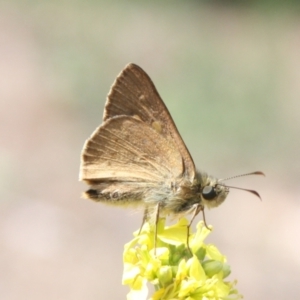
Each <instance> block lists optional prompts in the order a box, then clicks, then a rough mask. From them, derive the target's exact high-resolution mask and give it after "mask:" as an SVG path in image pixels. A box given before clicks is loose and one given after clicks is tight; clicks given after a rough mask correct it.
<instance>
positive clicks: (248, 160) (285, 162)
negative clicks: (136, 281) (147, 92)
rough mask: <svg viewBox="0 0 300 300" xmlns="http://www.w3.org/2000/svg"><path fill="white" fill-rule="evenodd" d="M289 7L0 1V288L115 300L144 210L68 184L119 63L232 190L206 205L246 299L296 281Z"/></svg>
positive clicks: (299, 62) (269, 295) (298, 42)
mask: <svg viewBox="0 0 300 300" xmlns="http://www.w3.org/2000/svg"><path fill="white" fill-rule="evenodd" d="M299 53H300V21H299V15H298V14H297V10H295V9H294V8H293V7H284V8H270V7H268V6H265V7H253V6H252V7H251V6H250V7H246V6H234V5H228V6H227V5H223V6H221V5H218V4H212V5H208V3H203V2H201V3H200V2H197V1H183V2H177V1H172V2H171V1H170V2H169V1H165V2H159V1H153V2H151V3H150V2H137V1H122V2H121V1H119V2H115V1H73V2H72V1H51V2H50V1H49V2H42V1H10V2H2V3H1V4H0V139H1V141H0V163H1V167H0V176H1V181H0V193H1V198H0V201H1V202H0V205H1V210H0V298H1V299H10V300H14V299H16V300H19V299H23V300H26V299H28V300H29V299H30V300H35V299H44V300H48V299H49V300H50V299H72V300H77V299H125V295H126V293H127V291H128V289H127V287H123V286H121V277H122V251H123V245H124V243H126V242H128V241H129V240H130V239H131V237H132V232H133V231H134V230H136V229H137V228H138V227H139V225H140V222H141V217H142V216H141V213H139V212H132V211H130V210H123V209H121V208H115V207H108V206H104V205H101V204H97V203H93V202H92V201H88V200H83V199H81V198H80V194H81V192H82V191H84V190H85V189H86V186H85V185H84V184H83V183H80V182H78V169H79V160H80V151H81V148H82V146H83V143H84V141H85V139H86V138H88V136H89V135H90V134H91V133H92V132H93V131H94V129H95V128H96V127H97V126H98V125H99V124H100V123H101V120H102V113H103V106H104V102H105V99H106V95H107V93H108V91H109V88H110V86H111V84H112V83H113V81H114V79H115V77H116V76H117V74H118V73H119V72H120V71H121V70H122V68H123V67H124V66H125V65H126V64H127V63H128V62H134V63H136V64H138V65H140V66H141V67H142V68H144V69H145V70H146V71H147V73H148V74H149V75H150V77H151V78H152V80H153V81H154V83H155V85H156V87H157V89H158V91H159V92H160V94H161V96H162V98H163V99H164V101H165V103H166V105H167V106H168V108H169V110H170V112H171V114H172V116H173V118H174V120H175V122H176V124H177V126H178V129H179V131H180V132H181V134H182V137H183V139H184V140H185V142H186V144H187V146H188V148H189V149H190V152H191V154H192V155H193V158H194V160H195V163H196V165H197V166H198V168H199V169H201V170H205V171H207V172H209V173H211V174H212V175H215V176H217V177H221V178H223V177H228V176H232V175H237V174H241V173H245V172H250V171H256V170H262V171H264V172H265V173H266V175H267V177H266V178H263V177H246V178H239V179H235V180H232V181H230V182H228V184H231V185H236V186H239V187H246V188H252V189H255V190H257V191H259V192H260V194H261V196H262V198H263V201H262V202H260V201H259V200H258V199H256V198H255V197H253V195H251V194H248V193H244V192H240V191H236V190H235V191H233V190H232V192H231V193H230V195H229V197H228V198H227V200H226V202H225V203H224V204H223V205H222V206H220V207H219V208H217V209H214V210H210V211H207V212H206V218H207V220H208V223H209V224H212V225H213V226H214V231H213V233H212V234H211V235H210V237H209V239H208V242H211V243H214V244H215V245H217V247H218V248H219V249H220V250H221V251H222V253H223V254H225V255H226V256H227V259H228V262H229V264H230V265H231V268H232V275H231V277H230V278H231V279H232V280H233V279H238V285H237V287H238V290H239V292H240V293H242V294H243V295H244V297H245V299H295V298H296V297H297V295H299V293H300V285H299V279H300V255H299V244H300V242H299V229H300V224H299V213H300V202H299V192H300V189H299V175H300V168H299V167H300V161H299V150H300V149H299V148H300V147H299V122H300V121H299V119H300V110H299V93H300V85H299V80H300V59H299Z"/></svg>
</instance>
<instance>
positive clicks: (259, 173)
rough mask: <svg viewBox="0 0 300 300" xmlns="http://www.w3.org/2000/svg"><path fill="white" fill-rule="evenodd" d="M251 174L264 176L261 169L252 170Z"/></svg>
mask: <svg viewBox="0 0 300 300" xmlns="http://www.w3.org/2000/svg"><path fill="white" fill-rule="evenodd" d="M252 174H253V175H262V176H264V177H266V174H265V173H264V172H261V171H256V172H253V173H252Z"/></svg>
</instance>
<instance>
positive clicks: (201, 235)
mask: <svg viewBox="0 0 300 300" xmlns="http://www.w3.org/2000/svg"><path fill="white" fill-rule="evenodd" d="M187 225H188V221H187V220H186V219H184V218H183V219H180V220H179V221H178V223H176V224H175V225H172V226H165V219H163V218H161V219H159V221H158V224H157V237H156V249H154V245H155V234H154V232H155V227H154V225H152V224H149V223H145V224H144V226H143V228H142V230H141V232H140V234H138V232H136V233H135V234H134V235H135V238H134V239H133V240H132V241H130V242H129V243H127V244H126V245H125V247H124V254H123V261H124V272H123V284H124V285H128V286H129V287H130V289H131V290H130V292H129V294H128V295H127V299H130V300H135V299H139V300H140V299H147V297H148V289H147V283H151V284H152V285H153V286H154V288H155V292H154V293H153V295H152V296H150V297H149V298H148V299H151V300H168V299H170V300H175V299H180V300H183V299H186V300H198V299H199V300H202V299H207V300H216V299H222V300H229V299H231V300H233V299H241V295H239V294H238V291H237V290H236V289H235V285H236V282H229V281H224V279H225V278H226V277H227V276H228V275H229V274H230V268H229V265H227V264H226V258H225V256H224V255H222V254H221V253H220V251H219V250H218V249H217V247H216V246H214V245H206V244H205V243H204V240H205V238H206V237H207V236H208V234H209V233H210V232H211V231H210V230H209V229H207V228H206V227H205V226H204V224H203V222H199V224H198V225H197V231H196V232H195V233H194V234H191V233H190V234H189V247H190V249H191V251H192V253H191V252H190V250H189V249H188V248H187Z"/></svg>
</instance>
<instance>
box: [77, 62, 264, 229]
mask: <svg viewBox="0 0 300 300" xmlns="http://www.w3.org/2000/svg"><path fill="white" fill-rule="evenodd" d="M252 174H256V175H257V174H258V175H263V173H262V172H260V171H258V172H252V173H248V174H243V175H240V176H244V175H252ZM79 177H80V180H82V181H85V182H86V183H87V184H88V185H89V186H90V188H89V189H88V190H87V191H86V192H85V193H84V197H85V198H89V199H92V200H95V201H99V202H104V203H107V204H112V205H120V206H129V207H136V206H140V207H143V208H144V211H145V213H144V218H143V222H144V221H145V220H147V219H151V218H153V217H154V218H155V219H156V222H157V220H158V217H159V216H160V214H164V215H184V214H189V213H193V217H192V220H193V219H194V218H195V216H196V215H197V214H198V213H199V212H200V211H202V212H204V208H205V207H208V208H211V207H217V206H219V205H220V204H221V203H222V202H223V201H224V200H225V199H226V197H227V195H228V193H229V188H230V187H228V186H226V185H224V184H223V182H222V180H218V179H217V178H215V177H213V176H210V175H208V174H207V173H205V172H200V171H197V170H196V168H195V164H194V161H193V159H192V157H191V155H190V153H189V151H188V149H187V147H186V145H185V143H184V142H183V140H182V138H181V136H180V134H179V132H178V130H177V128H176V125H175V123H174V121H173V119H172V117H171V115H170V113H169V111H168V109H167V107H166V105H165V104H164V102H163V101H162V99H161V97H160V96H159V94H158V92H157V90H156V88H155V86H154V84H153V82H152V81H151V79H150V77H149V76H148V75H147V74H146V72H145V71H143V70H142V69H141V68H140V67H139V66H137V65H135V64H132V63H131V64H128V65H127V66H126V67H125V68H124V70H123V71H122V72H121V73H120V74H119V75H118V77H117V78H116V80H115V82H114V83H113V85H112V87H111V90H110V92H109V94H108V97H107V101H106V104H105V109H104V115H103V123H102V124H101V125H100V127H98V128H97V129H96V130H95V131H94V133H93V134H92V135H91V137H90V138H89V139H88V140H87V141H86V142H85V144H84V147H83V150H82V155H81V165H80V175H79ZM234 188H236V187H234ZM244 190H246V189H244ZM246 191H249V192H251V193H253V194H255V195H257V196H258V197H260V196H259V194H258V193H257V192H256V191H253V190H246ZM203 218H204V214H203ZM192 220H191V222H192ZM204 221H205V219H204ZM190 224H191V223H190ZM205 224H206V223H205Z"/></svg>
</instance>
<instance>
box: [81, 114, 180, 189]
mask: <svg viewBox="0 0 300 300" xmlns="http://www.w3.org/2000/svg"><path fill="white" fill-rule="evenodd" d="M182 170H183V161H182V157H181V153H180V152H179V150H178V149H177V147H176V145H175V144H174V142H173V141H172V140H168V139H165V138H164V136H163V135H161V134H160V133H159V132H158V131H157V130H155V129H153V128H152V127H150V126H149V125H148V124H146V123H144V122H143V121H141V120H140V119H139V118H137V117H129V116H119V117H113V118H110V119H109V120H107V121H105V122H104V123H103V124H102V125H101V126H100V127H99V128H98V129H97V130H96V131H95V132H94V133H93V135H92V136H91V138H90V139H88V140H87V141H86V143H85V145H84V148H83V152H82V159H81V168H80V179H81V180H85V181H87V182H88V183H90V184H94V183H95V182H97V183H99V182H103V181H106V182H108V181H110V182H112V181H113V182H119V183H121V184H122V182H130V181H131V182H134V181H136V182H148V183H149V184H150V183H151V182H152V183H157V182H165V181H166V180H167V179H171V178H176V177H179V176H182Z"/></svg>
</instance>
